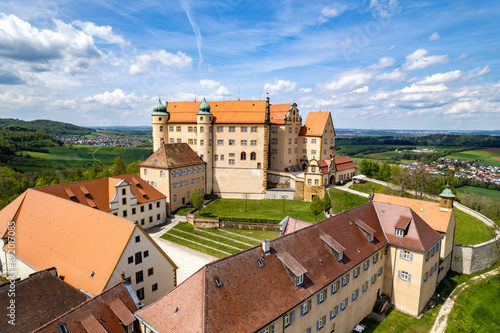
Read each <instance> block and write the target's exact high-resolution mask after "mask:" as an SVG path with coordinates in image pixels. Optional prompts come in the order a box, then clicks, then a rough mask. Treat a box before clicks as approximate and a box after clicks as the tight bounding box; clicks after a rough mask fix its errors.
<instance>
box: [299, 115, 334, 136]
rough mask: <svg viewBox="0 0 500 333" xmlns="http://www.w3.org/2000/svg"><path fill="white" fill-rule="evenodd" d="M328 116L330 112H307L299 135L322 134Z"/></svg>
mask: <svg viewBox="0 0 500 333" xmlns="http://www.w3.org/2000/svg"><path fill="white" fill-rule="evenodd" d="M328 118H330V112H309V114H308V115H307V118H306V122H305V123H304V126H302V128H301V129H300V132H299V135H302V136H322V135H323V132H324V131H325V127H326V122H327V121H328Z"/></svg>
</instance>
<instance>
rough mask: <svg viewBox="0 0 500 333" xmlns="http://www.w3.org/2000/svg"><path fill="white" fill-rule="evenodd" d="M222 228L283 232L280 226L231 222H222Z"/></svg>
mask: <svg viewBox="0 0 500 333" xmlns="http://www.w3.org/2000/svg"><path fill="white" fill-rule="evenodd" d="M220 227H221V228H229V229H243V230H268V231H280V230H281V226H280V225H279V224H268V223H247V222H231V221H221V222H220Z"/></svg>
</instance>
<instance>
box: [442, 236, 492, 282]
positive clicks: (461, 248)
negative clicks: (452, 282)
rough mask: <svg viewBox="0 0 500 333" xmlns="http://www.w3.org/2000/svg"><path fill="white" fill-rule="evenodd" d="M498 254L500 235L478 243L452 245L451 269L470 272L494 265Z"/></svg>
mask: <svg viewBox="0 0 500 333" xmlns="http://www.w3.org/2000/svg"><path fill="white" fill-rule="evenodd" d="M499 256H500V236H497V237H496V238H494V239H492V240H490V241H488V242H485V243H482V244H478V245H461V244H455V245H453V260H452V262H451V269H452V270H454V271H455V272H458V273H461V274H472V273H475V272H478V271H481V270H483V269H486V268H488V267H491V266H492V265H494V264H495V263H496V262H497V260H498V257H499Z"/></svg>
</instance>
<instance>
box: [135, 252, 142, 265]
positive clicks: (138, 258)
mask: <svg viewBox="0 0 500 333" xmlns="http://www.w3.org/2000/svg"><path fill="white" fill-rule="evenodd" d="M140 263H142V252H137V253H136V254H135V264H136V265H139V264H140Z"/></svg>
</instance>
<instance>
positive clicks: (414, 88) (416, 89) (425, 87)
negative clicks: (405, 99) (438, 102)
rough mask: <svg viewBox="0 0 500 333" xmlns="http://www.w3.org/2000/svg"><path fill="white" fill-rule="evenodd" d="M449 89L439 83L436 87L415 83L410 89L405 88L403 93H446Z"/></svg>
mask: <svg viewBox="0 0 500 333" xmlns="http://www.w3.org/2000/svg"><path fill="white" fill-rule="evenodd" d="M447 89H448V87H446V86H445V85H444V84H442V83H439V84H436V85H418V84H416V83H413V84H412V85H411V86H410V87H405V88H403V89H401V92H404V93H415V92H432V91H444V90H447Z"/></svg>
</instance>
